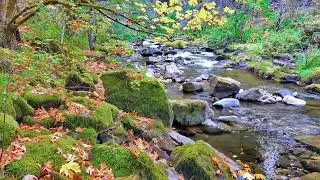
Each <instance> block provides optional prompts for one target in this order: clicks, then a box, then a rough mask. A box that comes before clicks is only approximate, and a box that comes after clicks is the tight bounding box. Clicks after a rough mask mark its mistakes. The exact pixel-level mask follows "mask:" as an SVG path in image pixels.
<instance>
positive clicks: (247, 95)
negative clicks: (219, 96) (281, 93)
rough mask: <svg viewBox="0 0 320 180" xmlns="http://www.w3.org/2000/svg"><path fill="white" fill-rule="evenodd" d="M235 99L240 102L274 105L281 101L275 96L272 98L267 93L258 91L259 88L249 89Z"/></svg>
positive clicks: (261, 90)
mask: <svg viewBox="0 0 320 180" xmlns="http://www.w3.org/2000/svg"><path fill="white" fill-rule="evenodd" d="M236 98H237V99H239V100H240V101H247V102H261V103H266V104H272V103H276V102H278V101H281V98H278V97H277V96H273V95H272V94H270V93H269V92H267V91H265V90H263V89H259V88H251V89H248V90H245V91H243V92H241V93H239V94H237V95H236Z"/></svg>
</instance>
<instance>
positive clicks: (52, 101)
mask: <svg viewBox="0 0 320 180" xmlns="http://www.w3.org/2000/svg"><path fill="white" fill-rule="evenodd" d="M24 99H25V100H27V102H28V104H30V105H31V106H32V107H34V108H37V107H44V108H49V107H58V106H60V96H59V95H58V94H54V95H43V94H34V93H32V92H31V91H27V92H26V93H25V94H24Z"/></svg>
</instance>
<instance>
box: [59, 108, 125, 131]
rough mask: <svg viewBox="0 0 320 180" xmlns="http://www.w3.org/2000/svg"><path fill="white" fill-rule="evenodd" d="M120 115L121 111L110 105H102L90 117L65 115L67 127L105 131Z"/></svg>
mask: <svg viewBox="0 0 320 180" xmlns="http://www.w3.org/2000/svg"><path fill="white" fill-rule="evenodd" d="M118 115H119V109H118V108H117V107H116V106H114V105H112V104H109V103H102V104H101V105H100V106H99V107H97V108H96V109H94V110H93V111H92V112H91V114H89V115H73V114H69V113H68V112H66V113H64V117H65V118H66V122H65V126H66V127H68V128H71V129H74V128H76V127H82V128H90V127H92V128H94V129H96V130H98V131H99V130H103V129H105V128H107V127H109V126H110V125H111V124H112V122H113V121H114V120H116V119H117V117H118Z"/></svg>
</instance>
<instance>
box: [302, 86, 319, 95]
mask: <svg viewBox="0 0 320 180" xmlns="http://www.w3.org/2000/svg"><path fill="white" fill-rule="evenodd" d="M305 90H306V91H307V92H309V93H313V94H320V84H311V85H309V86H306V87H305Z"/></svg>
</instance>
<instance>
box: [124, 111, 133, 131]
mask: <svg viewBox="0 0 320 180" xmlns="http://www.w3.org/2000/svg"><path fill="white" fill-rule="evenodd" d="M122 123H123V125H124V127H125V128H127V129H133V127H134V123H133V119H132V117H131V116H130V115H129V114H125V115H124V116H123V119H122Z"/></svg>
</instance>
